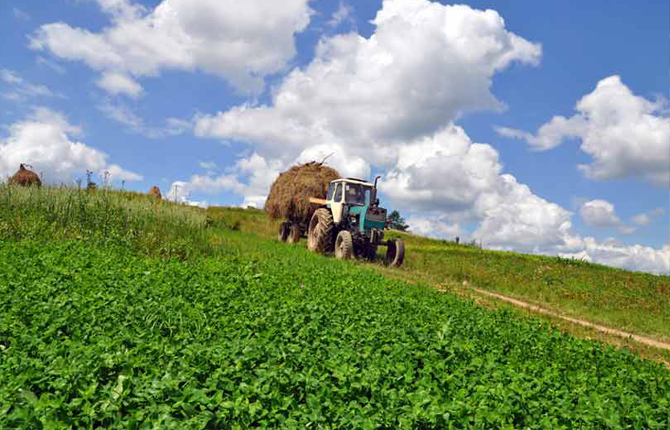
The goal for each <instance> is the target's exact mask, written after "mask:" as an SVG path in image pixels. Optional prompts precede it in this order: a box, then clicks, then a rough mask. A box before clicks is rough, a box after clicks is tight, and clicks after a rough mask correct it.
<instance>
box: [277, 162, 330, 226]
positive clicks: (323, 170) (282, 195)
mask: <svg viewBox="0 0 670 430" xmlns="http://www.w3.org/2000/svg"><path fill="white" fill-rule="evenodd" d="M339 178H341V176H340V174H339V173H337V171H336V170H334V169H331V168H330V167H327V166H324V165H323V163H317V162H315V161H312V162H309V163H306V164H301V165H298V166H293V167H291V168H290V169H289V170H287V171H286V172H284V173H281V174H280V175H279V177H278V178H277V180H276V181H275V182H274V184H272V187H271V188H270V194H269V195H268V198H267V200H266V201H265V212H267V214H268V215H269V216H270V218H272V219H288V220H291V221H293V222H304V223H308V222H309V219H310V218H311V217H312V214H314V211H315V210H316V206H315V205H313V204H310V203H309V201H308V199H309V198H310V197H317V198H321V199H325V198H326V194H328V186H329V185H330V182H331V181H333V180H335V179H339Z"/></svg>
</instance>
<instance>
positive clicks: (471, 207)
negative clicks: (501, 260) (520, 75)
mask: <svg viewBox="0 0 670 430" xmlns="http://www.w3.org/2000/svg"><path fill="white" fill-rule="evenodd" d="M399 154H400V156H399V157H398V162H397V164H396V166H395V167H394V168H392V169H390V170H389V171H388V172H387V174H386V175H385V177H384V180H383V181H382V185H381V190H382V191H383V192H384V194H385V195H386V196H388V197H389V198H390V199H391V201H392V202H393V204H394V205H396V206H398V207H402V208H409V209H410V210H413V211H421V212H423V213H428V214H431V213H432V214H442V215H439V217H440V218H441V222H438V223H436V226H438V227H439V226H441V225H443V224H444V220H447V221H449V222H451V223H463V222H465V223H471V222H474V223H478V228H477V229H476V230H475V231H474V232H473V233H472V237H473V238H475V239H478V240H482V241H484V242H486V244H487V246H489V247H495V248H505V249H507V248H514V249H517V250H528V251H532V250H534V249H537V248H538V247H542V246H548V245H552V244H557V243H560V242H561V231H562V230H563V229H565V228H569V222H568V221H569V219H570V216H571V213H570V212H569V211H567V210H565V209H563V208H561V207H560V206H558V205H556V204H554V203H551V202H548V201H546V200H544V199H542V198H540V197H538V196H536V195H535V194H533V193H532V192H531V190H530V189H529V188H528V186H526V185H524V184H520V183H518V182H517V181H516V178H514V176H512V175H509V174H503V173H502V164H501V163H500V161H499V156H498V152H497V151H496V150H495V149H494V148H493V147H491V146H490V145H487V144H481V143H473V142H472V141H471V140H470V138H469V137H468V136H467V134H466V133H465V131H464V130H463V129H462V128H460V127H457V126H453V125H452V126H450V127H447V128H445V129H443V130H441V131H440V132H438V133H436V134H435V135H433V136H431V137H427V138H423V139H421V140H420V141H418V142H412V143H410V144H408V145H405V146H403V147H401V148H400V150H399ZM435 216H437V215H435ZM423 220H424V221H423V224H424V226H425V225H426V224H425V220H426V218H424V219H423ZM422 231H423V232H425V231H426V228H423V229H422ZM437 231H438V232H439V231H442V232H444V231H448V230H445V229H444V228H441V227H440V228H437Z"/></svg>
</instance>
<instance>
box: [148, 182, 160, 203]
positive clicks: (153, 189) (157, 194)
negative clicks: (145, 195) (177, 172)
mask: <svg viewBox="0 0 670 430" xmlns="http://www.w3.org/2000/svg"><path fill="white" fill-rule="evenodd" d="M149 195H150V196H151V197H156V198H157V199H158V200H161V199H162V198H163V195H162V194H161V190H160V189H159V188H158V187H157V186H156V185H154V186H153V187H151V189H150V190H149Z"/></svg>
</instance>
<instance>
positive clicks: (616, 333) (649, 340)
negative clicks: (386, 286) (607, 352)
mask: <svg viewBox="0 0 670 430" xmlns="http://www.w3.org/2000/svg"><path fill="white" fill-rule="evenodd" d="M469 289H470V290H472V291H474V292H476V293H478V294H481V295H484V296H488V297H493V298H495V299H498V300H501V301H503V302H507V303H511V304H513V305H514V306H518V307H520V308H523V309H528V310H530V311H532V312H537V313H539V314H544V315H549V316H552V317H556V318H560V319H562V320H565V321H569V322H571V323H573V324H578V325H581V326H584V327H589V328H592V329H594V330H597V331H599V332H602V333H606V334H610V335H614V336H619V337H623V338H631V339H633V340H635V341H636V342H639V343H643V344H645V345H649V346H653V347H655V348H661V349H668V350H670V343H667V342H661V341H659V340H656V339H652V338H649V337H645V336H639V335H636V334H633V333H628V332H625V331H622V330H616V329H613V328H609V327H605V326H602V325H598V324H594V323H591V322H588V321H584V320H582V319H578V318H572V317H568V316H565V315H561V314H559V313H558V312H554V311H550V310H548V309H545V308H541V307H539V306H536V305H532V304H530V303H526V302H523V301H521V300H516V299H512V298H510V297H506V296H503V295H502V294H497V293H492V292H490V291H486V290H481V289H479V288H474V287H469Z"/></svg>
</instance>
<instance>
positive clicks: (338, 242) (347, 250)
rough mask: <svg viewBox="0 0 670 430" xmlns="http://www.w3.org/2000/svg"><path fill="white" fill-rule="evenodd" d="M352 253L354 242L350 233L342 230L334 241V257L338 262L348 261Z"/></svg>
mask: <svg viewBox="0 0 670 430" xmlns="http://www.w3.org/2000/svg"><path fill="white" fill-rule="evenodd" d="M353 253H354V241H353V240H352V239H351V233H349V232H348V231H346V230H342V231H341V232H339V233H338V234H337V238H336V239H335V257H337V258H338V259H340V260H348V259H350V258H351V256H352V255H353Z"/></svg>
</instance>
